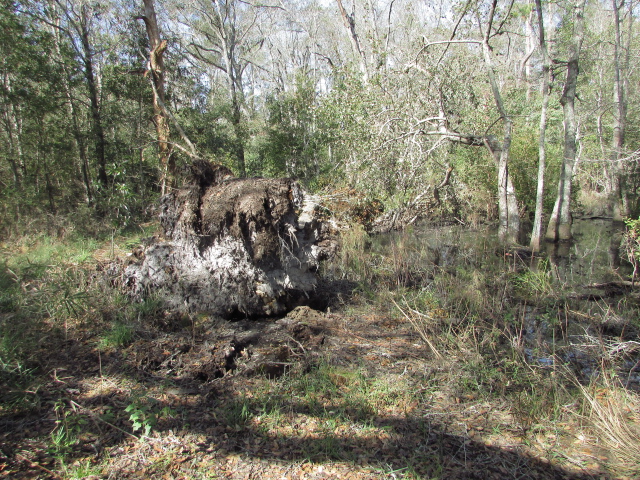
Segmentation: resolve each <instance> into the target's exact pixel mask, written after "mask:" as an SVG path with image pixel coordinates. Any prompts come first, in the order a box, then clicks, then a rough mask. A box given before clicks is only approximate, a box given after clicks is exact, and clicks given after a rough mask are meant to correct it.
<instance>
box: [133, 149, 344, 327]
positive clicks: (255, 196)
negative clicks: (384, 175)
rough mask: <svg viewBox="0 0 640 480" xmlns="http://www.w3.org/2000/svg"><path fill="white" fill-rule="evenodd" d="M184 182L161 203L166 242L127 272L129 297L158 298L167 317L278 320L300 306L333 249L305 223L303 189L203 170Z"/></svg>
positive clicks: (202, 166)
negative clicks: (190, 314) (188, 314)
mask: <svg viewBox="0 0 640 480" xmlns="http://www.w3.org/2000/svg"><path fill="white" fill-rule="evenodd" d="M188 173H189V175H187V179H188V180H187V181H186V182H185V184H184V186H183V187H182V188H180V189H178V190H177V191H175V192H172V193H170V194H168V195H165V196H164V197H163V198H162V199H161V204H160V224H161V226H162V229H163V231H164V238H162V239H159V240H155V241H154V242H153V243H152V244H151V245H148V246H147V247H146V248H145V250H144V252H143V253H142V254H140V255H137V256H136V258H137V261H136V262H134V263H132V264H130V265H128V266H127V267H126V269H125V284H126V285H127V287H128V289H129V291H130V293H131V295H133V296H134V297H135V298H138V299H142V298H144V297H146V296H148V295H154V294H155V295H158V296H159V298H160V299H161V300H163V301H164V302H165V304H166V307H167V308H170V309H173V310H186V311H197V312H207V313H211V314H215V315H219V316H222V317H225V318H233V317H264V316H271V315H279V314H282V313H285V312H287V311H288V310H290V309H291V308H293V307H295V306H297V305H301V304H304V303H305V301H306V300H307V299H309V298H310V297H311V296H312V294H313V292H314V290H315V288H316V285H317V282H318V274H317V270H318V266H319V262H320V261H321V260H323V259H324V258H327V257H328V256H330V255H331V254H332V252H333V251H334V250H335V248H336V242H335V239H332V238H331V236H330V234H329V228H328V226H327V225H326V224H324V223H323V222H321V221H319V220H318V219H316V218H314V217H313V216H312V215H308V214H306V213H308V212H307V210H309V211H312V210H313V208H312V206H307V205H305V201H304V200H305V197H304V192H303V191H302V189H301V187H300V186H299V185H298V183H296V182H295V181H294V180H291V179H264V178H246V179H240V178H234V177H233V175H232V174H231V172H230V171H229V170H228V169H226V168H225V167H222V166H215V165H212V164H210V163H208V162H204V161H200V162H197V163H194V164H193V165H192V166H191V168H190V171H189V172H188ZM302 213H305V215H302ZM301 217H302V218H304V220H301Z"/></svg>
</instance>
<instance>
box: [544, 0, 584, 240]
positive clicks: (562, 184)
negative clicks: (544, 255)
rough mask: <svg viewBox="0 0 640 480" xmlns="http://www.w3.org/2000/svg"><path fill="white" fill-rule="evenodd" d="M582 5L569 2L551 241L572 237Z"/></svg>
mask: <svg viewBox="0 0 640 480" xmlns="http://www.w3.org/2000/svg"><path fill="white" fill-rule="evenodd" d="M584 6H585V0H576V1H575V3H574V4H572V10H573V36H572V42H571V44H570V45H569V58H568V60H567V62H566V64H567V75H566V79H565V84H564V89H563V90H562V97H561V98H560V104H561V105H562V112H563V116H564V146H563V158H562V165H561V168H560V178H559V180H558V195H557V197H556V202H555V205H554V207H553V212H552V213H551V218H550V219H549V225H548V227H547V233H546V238H547V240H549V241H552V242H557V241H563V240H570V239H571V238H572V234H571V225H572V222H573V220H572V217H571V189H572V182H573V169H574V166H575V162H576V153H577V150H576V135H577V125H576V111H575V100H576V88H577V84H578V74H579V72H580V64H579V60H580V50H581V48H582V41H583V39H584Z"/></svg>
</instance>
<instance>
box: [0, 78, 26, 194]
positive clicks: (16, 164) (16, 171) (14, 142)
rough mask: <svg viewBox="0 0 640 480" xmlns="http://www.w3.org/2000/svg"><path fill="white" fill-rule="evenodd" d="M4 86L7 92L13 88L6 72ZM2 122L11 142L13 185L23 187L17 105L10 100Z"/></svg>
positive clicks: (8, 157) (17, 187)
mask: <svg viewBox="0 0 640 480" xmlns="http://www.w3.org/2000/svg"><path fill="white" fill-rule="evenodd" d="M3 87H4V89H5V90H6V91H7V92H10V91H11V89H12V86H11V80H10V79H9V76H8V75H7V74H5V75H4V76H3ZM2 114H3V115H2V117H3V118H2V122H3V123H4V128H5V130H6V132H7V141H8V143H9V145H8V147H9V152H8V155H7V156H6V158H7V160H8V161H9V166H10V167H11V173H12V175H13V185H14V187H15V188H16V189H17V190H20V189H21V188H22V172H21V169H20V155H21V151H22V148H21V146H20V138H19V128H18V120H17V119H16V109H15V106H14V105H13V104H11V103H9V102H7V104H6V105H5V108H3V109H2Z"/></svg>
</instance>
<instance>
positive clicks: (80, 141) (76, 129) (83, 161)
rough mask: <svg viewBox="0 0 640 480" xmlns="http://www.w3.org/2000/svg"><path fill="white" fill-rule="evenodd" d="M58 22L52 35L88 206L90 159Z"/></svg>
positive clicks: (89, 199) (89, 198) (91, 191)
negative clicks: (63, 54)
mask: <svg viewBox="0 0 640 480" xmlns="http://www.w3.org/2000/svg"><path fill="white" fill-rule="evenodd" d="M56 22H57V25H56V28H54V29H53V32H52V33H53V39H54V42H55V47H56V54H57V55H58V59H59V61H60V65H61V68H62V71H63V73H64V75H63V77H62V88H63V90H64V96H65V97H66V99H67V111H68V113H69V118H70V119H71V125H72V128H73V139H74V143H75V147H76V150H77V151H78V159H79V163H80V174H81V175H82V184H83V187H84V195H85V202H86V203H87V205H91V204H93V188H92V186H91V177H90V175H89V159H88V157H87V149H86V145H85V142H84V138H82V132H81V131H80V125H79V123H78V112H77V111H76V107H75V103H74V100H73V96H72V95H71V87H70V78H71V75H70V73H69V69H68V67H67V64H66V63H65V62H64V61H63V58H62V51H61V48H60V35H59V34H60V27H59V23H58V22H59V19H57V20H56Z"/></svg>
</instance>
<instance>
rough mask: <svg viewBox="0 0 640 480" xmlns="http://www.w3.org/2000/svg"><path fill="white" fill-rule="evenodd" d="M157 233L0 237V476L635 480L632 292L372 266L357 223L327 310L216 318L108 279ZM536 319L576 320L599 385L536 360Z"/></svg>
mask: <svg viewBox="0 0 640 480" xmlns="http://www.w3.org/2000/svg"><path fill="white" fill-rule="evenodd" d="M156 228H157V226H156V225H155V224H147V225H146V227H140V228H139V229H138V230H137V233H135V234H128V235H127V236H113V237H112V238H107V239H106V240H103V241H100V242H98V241H95V240H87V239H82V240H78V239H75V240H72V239H71V238H69V239H67V240H55V239H51V238H50V237H45V236H40V237H38V238H36V237H22V238H21V239H16V240H15V241H13V242H11V243H8V242H4V243H3V244H2V261H3V264H4V265H3V269H2V277H1V280H2V282H3V283H2V287H3V296H2V304H1V305H2V314H1V317H0V321H1V322H0V333H1V334H2V343H1V350H0V353H1V357H0V358H1V359H2V364H1V365H0V367H1V369H0V374H1V375H2V381H3V384H4V385H5V386H6V387H5V388H4V389H3V391H2V394H1V403H0V424H1V425H2V428H1V430H2V437H1V447H0V456H1V458H0V476H2V477H3V478H11V479H18V478H24V479H27V478H33V479H35V478H42V479H44V478H47V479H48V478H52V479H55V478H65V479H72V478H91V479H99V478H100V479H102V478H104V479H109V478H111V479H116V478H118V479H120V478H167V479H180V478H183V479H192V478H193V479H196V478H233V479H240V478H243V479H244V478H267V479H268V478H273V479H280V478H290V479H303V478H307V479H321V478H322V479H324V478H327V479H328V478H335V479H338V478H353V479H372V478H380V479H383V478H385V479H386V478H406V479H431V478H443V479H445V478H447V479H450V478H460V479H466V478H469V479H471V478H478V479H487V478H500V479H512V478H529V479H547V478H558V479H561V478H567V479H569V478H572V479H602V478H611V479H614V478H615V479H631V478H636V475H637V474H638V471H639V467H640V465H639V464H638V461H637V455H636V454H635V452H637V449H638V446H639V445H640V442H639V440H640V437H639V432H640V430H639V429H640V417H639V416H638V415H639V412H640V410H639V407H640V403H639V396H638V391H639V389H638V380H637V379H636V377H638V371H637V370H638V363H636V364H631V367H630V366H629V365H630V363H629V362H630V360H633V362H636V361H638V362H640V360H639V359H638V353H639V350H640V348H639V343H638V331H639V328H640V326H639V325H638V323H637V318H638V314H637V312H638V299H637V296H635V294H634V293H633V292H631V293H629V294H628V295H626V296H624V297H619V296H617V297H612V298H606V297H603V299H601V300H600V301H597V302H593V301H588V300H587V301H585V300H580V299H577V298H576V295H575V292H573V291H572V292H567V291H554V289H553V288H551V286H550V284H549V283H548V282H549V280H548V278H547V277H544V276H543V277H539V278H536V277H532V276H531V271H530V270H529V269H528V266H527V264H526V262H524V261H522V260H521V259H520V258H515V259H514V257H513V256H510V255H505V251H502V253H501V254H497V255H494V256H493V257H494V259H492V262H493V263H494V264H495V265H494V267H495V268H496V269H495V270H491V271H489V270H486V268H485V267H483V268H484V270H483V268H480V269H479V268H478V265H477V264H476V263H475V262H476V261H477V260H478V259H475V258H470V259H469V264H468V265H467V266H466V267H465V266H464V265H463V266H458V267H456V269H454V270H451V269H446V268H443V266H442V265H437V264H436V263H434V262H433V261H432V262H431V263H429V262H426V261H425V262H419V263H415V262H413V261H412V260H410V258H413V257H411V255H415V253H416V252H409V251H408V250H407V251H403V250H402V244H401V243H399V244H398V249H397V251H396V254H395V255H394V256H392V257H387V258H381V257H379V256H375V255H374V254H373V252H371V251H369V250H368V249H367V248H366V244H367V242H368V241H369V240H368V239H369V237H368V235H366V234H365V233H364V231H363V230H362V229H361V228H360V229H358V228H353V229H351V230H350V231H348V232H346V233H345V234H344V238H343V241H342V243H343V245H342V249H341V253H340V254H339V256H338V257H337V258H335V259H334V260H333V261H332V262H331V263H330V264H327V265H325V267H323V268H324V270H323V273H324V275H325V281H323V283H322V284H321V285H320V286H319V288H318V290H319V294H321V295H323V296H324V297H325V299H326V302H327V303H326V305H325V306H326V308H325V309H324V310H323V311H319V310H314V309H312V308H309V307H304V306H303V307H297V308H295V309H294V310H292V311H291V312H290V313H288V314H287V315H286V316H281V317H279V318H264V319H258V320H248V319H247V320H235V321H234V320H223V319H221V318H218V317H212V316H210V315H205V314H193V313H192V314H189V313H172V312H170V311H168V310H166V309H164V308H163V306H162V302H161V301H160V299H158V298H153V297H150V298H147V299H146V300H144V301H143V302H141V303H135V302H131V300H130V299H129V298H128V297H127V296H126V295H125V294H124V293H123V292H122V291H121V290H120V289H119V288H116V287H113V286H112V280H113V279H112V278H110V277H109V276H108V275H107V274H106V273H105V270H106V269H107V268H106V267H108V265H110V264H112V263H113V262H117V261H118V260H117V259H118V258H120V259H125V258H126V257H127V253H128V252H129V251H131V250H132V249H133V248H134V247H135V246H136V245H138V244H139V242H140V239H141V238H143V237H146V236H147V235H148V234H149V233H151V232H153V231H154V230H155V229H156ZM507 253H508V252H507ZM421 254H422V253H421ZM424 255H427V253H424ZM525 279H526V281H524V280H525ZM545 282H547V283H545ZM529 307H532V308H533V309H534V310H535V311H537V312H538V313H542V314H544V316H545V318H546V319H547V320H548V321H550V322H552V323H553V322H555V323H554V325H553V328H552V330H553V331H554V332H556V335H557V336H558V338H560V337H562V336H563V335H567V336H568V333H567V331H566V329H565V326H566V324H568V322H569V321H570V322H576V323H577V324H579V325H581V328H583V329H584V332H585V335H584V336H583V337H581V342H582V344H583V345H582V347H584V348H582V351H584V352H586V353H585V355H587V356H588V357H589V359H588V362H587V363H588V364H589V365H591V366H593V370H594V371H593V372H591V373H589V374H587V375H586V376H585V363H584V362H586V360H585V359H584V358H583V359H582V360H580V361H575V362H573V363H572V362H571V361H565V360H562V359H565V358H567V357H566V356H563V354H562V348H565V347H562V348H561V347H558V348H557V351H556V350H555V348H556V347H550V346H549V345H548V344H545V343H544V342H542V343H540V342H539V343H538V344H537V346H536V347H535V349H534V350H535V353H534V355H537V356H539V357H545V358H554V359H555V360H553V361H551V362H546V363H545V362H540V361H537V360H532V358H531V354H530V351H531V350H530V347H531V345H529V344H526V342H525V339H524V334H523V329H524V328H525V327H524V322H525V320H524V317H525V310H526V309H527V308H529ZM554 318H555V319H556V320H554ZM567 338H568V337H567ZM585 343H590V345H586V346H585V345H584V344H585ZM551 348H553V349H554V351H553V352H551V351H550V349H551ZM536 358H537V357H536ZM581 362H582V363H581ZM594 372H595V373H594Z"/></svg>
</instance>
